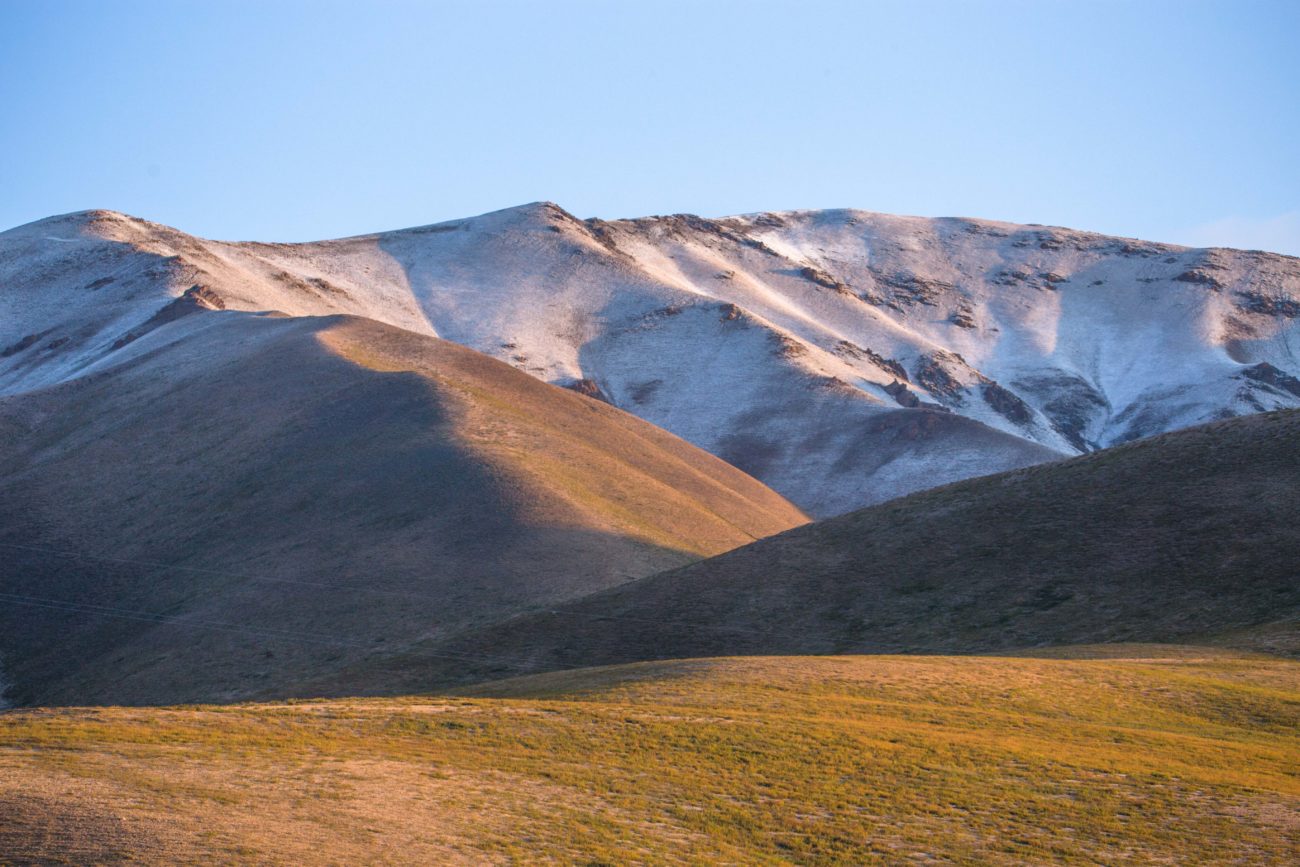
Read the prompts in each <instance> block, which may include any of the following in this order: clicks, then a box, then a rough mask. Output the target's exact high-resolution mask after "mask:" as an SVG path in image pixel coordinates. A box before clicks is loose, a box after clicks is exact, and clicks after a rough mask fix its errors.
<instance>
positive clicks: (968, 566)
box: [334, 411, 1300, 692]
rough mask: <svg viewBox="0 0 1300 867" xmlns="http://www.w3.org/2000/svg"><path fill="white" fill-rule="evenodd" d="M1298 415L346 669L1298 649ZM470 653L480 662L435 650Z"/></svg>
mask: <svg viewBox="0 0 1300 867" xmlns="http://www.w3.org/2000/svg"><path fill="white" fill-rule="evenodd" d="M1297 515H1300V413H1297V412H1295V411H1285V412H1280V413H1270V414H1262V415H1257V416H1250V417H1246V418H1240V419H1233V420H1229V421H1224V422H1218V423H1214V424H1210V425H1206V426H1202V427H1199V428H1194V429H1189V430H1186V431H1180V432H1176V433H1171V434H1166V435H1164V436H1160V437H1154V438H1151V439H1147V440H1142V441H1138V442H1134V443H1131V444H1127V445H1124V446H1120V447H1116V448H1112V449H1108V450H1106V451H1102V452H1098V453H1094V454H1091V455H1087V456H1083V457H1079V458H1074V459H1071V460H1067V461H1062V462H1057V463H1052V464H1045V465H1040V466H1036V467H1031V468H1028V469H1024V470H1017V471H1013V472H1009V473H1003V474H1000V475H996V476H989V477H985V478H980V479H971V480H967V481H964V482H960V483H957V484H953V485H948V486H945V487H941V488H936V489H934V490H930V491H926V492H923V493H919V494H914V495H912V496H909V497H905V498H902V499H899V500H894V501H892V502H889V503H885V504H882V505H880V506H875V507H872V508H868V509H864V510H861V511H858V512H854V513H850V514H848V515H844V516H840V517H837V518H831V519H827V520H824V521H819V522H817V523H815V524H809V525H806V526H803V527H799V528H796V529H794V530H790V531H787V532H785V533H782V534H780V535H778V536H775V537H773V538H769V539H764V540H761V541H759V542H756V543H753V544H751V545H748V546H745V547H743V548H740V549H737V550H734V551H731V552H729V553H726V554H723V555H721V556H718V557H714V558H711V559H709V560H706V561H702V562H699V563H695V564H692V565H689V566H686V567H683V568H680V569H676V570H673V571H670V572H667V573H664V574H660V575H654V576H650V577H647V578H643V579H641V580H639V581H636V582H631V583H628V584H625V585H622V586H620V587H617V588H614V589H611V590H608V591H604V592H598V593H596V594H593V595H592V596H590V597H587V598H584V599H581V600H578V601H576V602H573V603H569V604H566V605H559V606H553V607H551V608H549V609H548V610H546V611H541V612H536V613H534V614H531V615H528V616H524V617H520V618H517V619H516V620H514V621H511V622H509V623H507V624H503V625H502V626H500V627H499V628H492V629H488V630H485V631H482V632H477V633H467V634H464V635H462V636H459V637H457V638H455V639H452V640H449V641H446V642H443V643H440V644H437V645H429V646H427V647H426V650H427V651H429V653H430V654H431V655H426V656H421V654H420V653H419V652H418V651H417V652H413V653H412V654H410V655H407V656H404V657H394V658H392V659H390V660H387V661H386V663H385V664H386V665H387V666H388V667H387V668H384V669H383V670H382V671H357V672H348V673H346V676H345V677H344V678H343V679H341V680H340V681H339V682H338V683H337V684H335V687H334V688H336V689H340V690H342V691H344V692H350V691H356V690H358V689H362V688H364V683H365V682H366V681H367V680H372V682H383V683H384V684H385V686H386V688H390V689H391V688H403V689H406V690H408V691H409V690H412V689H420V688H427V687H428V685H429V684H433V683H445V682H450V681H454V680H456V679H462V680H464V679H474V678H480V679H481V678H484V677H489V676H498V677H500V676H507V675H509V674H510V673H512V672H529V671H537V670H545V669H548V668H558V667H564V666H568V665H590V664H609V663H620V662H630V661H636V660H644V659H656V658H674V657H695V656H724V655H734V654H790V653H864V652H866V653H900V652H902V653H969V652H990V651H997V650H1007V649H1012V648H1023V647H1033V646H1040V645H1061V644H1078V643H1095V642H1116V641H1144V642H1150V641H1161V642H1163V641H1174V642H1176V641H1180V640H1186V639H1188V638H1190V637H1199V638H1206V637H1210V636H1217V638H1216V640H1220V641H1222V642H1224V643H1227V644H1231V645H1236V646H1246V647H1259V648H1262V649H1268V650H1274V651H1278V652H1284V653H1292V652H1296V651H1298V650H1300V641H1297V635H1298V634H1300V630H1297V628H1296V623H1297V619H1298V615H1300V524H1298V523H1297V522H1296V520H1295V517H1296V516H1297ZM448 652H454V653H457V654H468V655H470V656H472V657H473V658H474V659H475V660H476V661H474V662H465V661H450V660H446V659H440V658H438V657H437V656H436V655H433V654H437V653H448Z"/></svg>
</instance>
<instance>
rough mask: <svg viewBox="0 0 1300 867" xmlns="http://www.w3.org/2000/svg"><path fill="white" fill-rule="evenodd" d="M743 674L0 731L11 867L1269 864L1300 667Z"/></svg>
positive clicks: (799, 667)
mask: <svg viewBox="0 0 1300 867" xmlns="http://www.w3.org/2000/svg"><path fill="white" fill-rule="evenodd" d="M1114 649H1115V650H1118V651H1119V652H1120V658H1114V659H1099V660H1077V661H1076V660H1063V659H1052V660H1042V659H988V658H978V657H965V658H942V657H868V658H864V657H837V658H800V659H782V658H749V659H720V660H694V661H687V662H673V663H647V664H640V665H632V666H626V667H618V668H612V669H594V670H584V671H578V672H569V673H565V674H559V675H547V676H544V677H536V678H526V679H521V680H515V681H506V682H502V683H498V684H492V685H489V686H485V687H481V688H479V689H478V690H476V691H474V692H473V693H471V694H469V695H459V696H416V697H410V698H405V699H382V700H377V699H370V700H364V699H343V700H335V701H319V702H301V703H294V704H260V705H259V704H254V705H236V706H226V707H185V708H135V709H132V708H94V709H33V710H22V711H11V712H9V713H6V714H0V851H2V852H4V853H6V854H7V855H8V857H9V859H12V860H15V861H17V862H18V863H26V859H28V858H35V859H38V860H39V861H40V862H42V863H50V862H51V861H63V862H67V863H115V862H118V861H126V862H130V863H146V864H178V863H184V864H190V863H202V864H212V863H258V864H293V865H300V864H326V863H331V864H339V863H353V864H356V863H367V864H374V863H390V864H430V863H438V864H449V863H450V864H461V863H464V864H484V863H517V862H519V861H527V862H530V863H536V862H555V863H565V864H597V863H612V864H627V863H652V864H701V863H744V864H876V863H882V864H898V863H910V862H913V861H932V862H938V863H956V864H972V865H973V864H997V865H1003V864H1005V865H1011V864H1026V863H1034V864H1043V863H1069V864H1153V863H1170V864H1252V865H1266V864H1277V865H1282V864H1289V863H1292V862H1293V860H1294V858H1293V856H1294V853H1295V851H1296V849H1297V847H1300V784H1298V783H1297V780H1296V777H1295V773H1294V771H1295V761H1294V759H1295V755H1296V753H1297V750H1300V740H1298V738H1297V732H1300V712H1298V709H1300V664H1298V663H1296V662H1293V661H1285V660H1279V659H1270V658H1266V657H1241V656H1238V655H1234V654H1225V653H1221V652H1219V653H1216V652H1211V651H1207V650H1205V649H1202V648H1183V649H1179V648H1161V649H1160V652H1159V653H1156V654H1154V655H1151V654H1148V653H1147V650H1148V649H1147V648H1143V647H1124V648H1114Z"/></svg>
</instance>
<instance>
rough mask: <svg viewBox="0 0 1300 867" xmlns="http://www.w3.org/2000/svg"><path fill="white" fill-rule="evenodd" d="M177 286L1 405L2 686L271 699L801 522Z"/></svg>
mask: <svg viewBox="0 0 1300 867" xmlns="http://www.w3.org/2000/svg"><path fill="white" fill-rule="evenodd" d="M201 302H202V299H201V298H199V299H197V300H195V299H193V298H189V299H181V300H180V301H178V302H175V303H174V304H173V305H172V307H171V308H169V310H170V313H168V314H166V315H162V316H160V317H156V319H157V321H155V322H153V323H152V324H151V325H150V326H149V327H147V328H146V327H142V328H140V329H138V331H139V336H137V337H135V338H134V339H132V340H130V341H128V342H127V343H125V344H124V345H123V346H121V347H119V348H118V349H117V350H116V351H115V352H114V354H113V355H114V358H113V363H112V364H103V365H99V366H97V367H94V368H93V369H88V370H86V371H83V372H82V373H81V374H80V375H79V376H78V377H76V378H73V379H69V380H67V381H66V382H63V383H62V384H58V385H53V386H50V387H47V388H44V389H37V390H34V391H31V392H28V393H24V394H19V395H13V396H10V397H7V398H3V399H0V667H2V668H3V672H4V675H5V677H6V678H7V679H8V680H9V681H10V682H11V685H10V687H9V690H8V698H9V700H11V701H15V702H19V703H41V704H57V703H67V702H77V703H100V702H111V703H141V702H153V703H156V702H184V701H195V700H208V701H215V700H224V699H229V698H232V697H238V696H243V695H250V694H253V693H256V694H262V695H268V694H269V695H276V694H285V693H286V692H287V691H292V690H294V689H296V688H297V685H298V684H300V683H301V682H303V681H304V680H306V679H310V678H317V677H323V676H328V675H330V674H331V673H332V672H334V671H336V670H337V669H339V668H340V667H346V666H349V665H356V664H359V663H362V662H364V661H367V660H374V659H376V658H382V657H384V656H386V655H390V654H392V653H396V652H400V651H401V650H403V649H404V648H406V647H407V646H409V645H410V644H411V643H412V642H415V641H417V640H430V639H434V638H436V637H437V636H439V635H443V634H450V633H453V632H456V631H458V630H460V629H464V628H466V627H468V626H471V625H480V626H481V625H484V624H487V623H491V622H494V621H495V620H499V619H501V618H503V617H506V616H509V615H512V614H515V613H517V612H519V611H520V610H523V609H525V608H526V607H528V606H531V605H536V604H548V603H551V602H557V601H560V600H563V599H567V598H571V597H574V596H577V595H580V594H585V593H589V592H591V591H593V590H599V589H602V588H605V587H609V586H612V585H615V584H618V583H621V582H623V581H626V580H628V579H629V578H635V577H639V576H642V575H646V574H649V573H652V572H658V571H661V570H663V569H665V568H669V567H672V566H677V565H681V564H683V563H686V562H690V561H691V560H694V559H698V558H700V557H703V556H707V555H710V554H716V553H720V552H722V551H725V550H728V549H730V548H734V547H736V546H738V545H740V544H743V543H746V542H749V541H752V540H753V539H755V538H758V537H761V536H765V535H770V534H772V533H775V532H778V531H780V530H784V529H788V528H789V527H791V526H794V525H796V524H798V523H801V522H803V521H804V520H805V518H804V517H803V515H802V514H801V513H800V512H799V511H798V510H797V509H795V508H794V507H793V506H791V505H790V504H789V503H788V502H786V501H785V500H783V499H782V498H781V497H780V496H778V495H776V494H775V493H773V492H772V491H770V490H769V489H767V488H765V487H764V486H763V485H761V484H760V483H758V482H756V481H755V480H754V479H752V478H750V477H749V476H746V475H745V474H744V473H742V472H740V471H739V470H736V469H735V468H733V467H731V466H729V465H727V464H725V463H723V462H722V461H720V460H718V459H717V458H714V457H712V456H710V455H708V454H706V453H704V452H702V451H700V450H699V449H697V448H695V447H693V446H690V445H689V444H687V443H685V442H683V441H681V440H679V439H677V438H676V437H673V436H672V435H670V434H667V433H665V432H663V431H661V430H658V429H656V428H654V427H653V426H651V425H649V424H647V423H645V422H642V421H640V420H638V419H636V418H634V417H632V416H630V415H627V414H626V413H623V412H621V411H619V410H617V409H615V408H613V407H610V406H607V405H605V404H603V403H600V402H598V401H595V400H591V399H589V398H587V397H583V396H580V395H578V394H575V393H573V392H571V391H567V390H564V389H559V388H554V387H552V386H550V385H546V384H544V383H542V382H539V381H537V380H536V379H534V378H532V377H529V376H526V375H524V374H522V373H520V372H518V371H515V370H513V369H511V368H510V367H509V366H507V365H505V364H502V363H500V362H498V361H495V360H492V359H489V358H486V357H484V356H482V355H480V354H478V353H475V352H473V351H471V350H468V349H465V348H463V347H460V346H457V345H455V344H451V343H447V342H445V341H441V340H438V339H436V338H433V337H428V336H422V335H418V334H415V333H413V332H410V331H404V330H401V329H398V328H395V327H393V326H389V325H383V324H380V323H378V322H374V321H371V320H366V319H360V318H356V317H341V316H335V317H330V318H288V317H284V316H268V315H255V314H248V313H241V312H234V311H229V310H227V311H213V310H211V309H208V307H207V306H205V305H204V304H203V303H201ZM176 305H181V308H180V309H177V306H176Z"/></svg>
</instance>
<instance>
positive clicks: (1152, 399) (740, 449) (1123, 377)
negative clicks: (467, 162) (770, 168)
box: [0, 203, 1300, 517]
mask: <svg viewBox="0 0 1300 867" xmlns="http://www.w3.org/2000/svg"><path fill="white" fill-rule="evenodd" d="M0 286H3V287H4V291H3V293H0V305H2V306H0V356H3V357H2V358H0V391H3V392H5V393H21V392H24V391H30V390H32V389H34V388H38V387H43V386H47V385H51V384H54V383H57V382H62V381H65V380H68V379H71V378H75V377H78V376H82V375H85V374H87V373H90V372H94V371H96V370H100V369H103V368H105V367H107V366H112V365H115V364H117V363H118V358H119V356H118V353H119V352H120V351H121V350H122V349H124V348H125V347H126V346H127V345H128V344H129V343H130V342H132V341H134V340H135V339H138V337H139V336H140V335H141V334H143V333H145V332H148V331H152V330H155V329H158V328H160V327H161V326H163V325H165V324H167V322H168V321H169V319H170V318H171V317H174V316H176V315H178V314H179V313H181V312H183V311H184V310H187V309H192V308H201V309H205V310H226V311H259V312H260V311H270V310H274V311H279V312H281V313H284V314H286V315H290V316H297V317H300V316H314V315H331V314H338V313H344V314H351V315H355V316H362V317H366V318H369V319H373V320H376V321H379V322H383V323H386V324H389V325H394V326H396V327H398V328H402V329H404V330H407V331H411V332H414V333H417V334H424V335H429V336H436V337H440V338H442V339H445V340H449V341H452V342H455V343H459V344H461V345H464V346H467V347H469V348H471V349H474V350H476V351H478V352H482V353H485V354H487V355H490V356H493V357H495V358H498V359H500V360H502V361H504V362H506V363H507V364H510V365H512V366H514V367H516V368H518V369H520V370H522V371H524V372H526V373H528V374H530V375H532V376H534V377H536V378H538V379H541V380H543V381H545V382H549V383H552V384H555V385H560V386H565V387H569V388H573V389H576V390H578V391H580V392H582V393H585V394H587V395H590V396H592V397H595V398H597V399H600V400H604V401H606V402H609V403H611V404H613V405H615V406H617V407H619V408H621V409H623V410H625V411H627V412H630V413H632V414H633V415H637V416H639V417H641V418H643V419H645V420H647V421H649V422H651V423H652V424H655V425H657V426H659V427H662V428H664V429H665V430H667V431H669V432H671V433H674V434H676V435H678V436H680V437H682V438H683V439H685V440H687V441H688V442H691V443H693V444H695V445H697V446H699V447H700V448H702V449H704V450H705V451H708V452H711V453H712V454H714V455H716V456H718V457H720V458H722V459H723V460H725V461H727V462H728V463H731V464H733V465H734V466H736V467H739V468H740V469H742V470H744V471H745V472H747V473H749V474H750V475H752V476H754V477H755V478H757V479H759V480H760V481H762V482H764V483H765V484H767V485H768V486H769V487H771V488H773V489H774V490H776V491H777V492H778V493H780V494H781V495H783V496H785V497H786V498H788V499H789V500H790V501H792V502H793V503H795V504H796V505H797V506H799V507H800V508H801V509H803V510H804V511H806V512H807V513H808V514H810V515H812V516H814V517H827V516H830V515H835V514H841V513H843V512H847V511H850V510H852V509H855V508H860V507H862V506H866V505H871V504H873V503H877V502H882V501H884V500H888V499H891V498H893V497H895V496H899V495H902V494H906V493H910V492H912V491H914V490H919V489H922V488H925V487H930V486H933V485H935V484H941V483H945V482H949V481H957V480H959V479H962V478H967V477H970V476H974V475H982V474H987V473H990V472H997V471H1001V470H1006V469H1013V468H1016V467H1020V466H1027V465H1030V464H1034V463H1040V462H1042V461H1045V460H1051V459H1054V458H1059V457H1062V456H1068V455H1074V454H1080V453H1084V452H1087V451H1092V450H1095V449H1097V448H1103V447H1106V446H1109V445H1114V444H1116V443H1120V442H1126V441H1128V440H1131V439H1135V438H1139V437H1142V436H1149V435H1152V434H1157V433H1162V432H1164V431H1168V430H1173V429H1176V428H1179V427H1187V426H1190V425H1193V424H1198V423H1201V422H1206V421H1212V420H1215V419H1219V418H1226V417H1230V416H1234V415H1242V414H1247V413H1252V412H1259V411H1266V410H1270V409H1279V408H1285V407H1294V406H1300V379H1298V378H1297V377H1298V376H1300V360H1298V359H1300V356H1298V355H1297V340H1298V339H1300V338H1298V337H1297V319H1300V259H1296V258H1293V257H1288V256H1282V255H1277V254H1271V253H1263V252H1247V251H1235V250H1224V249H1189V248H1184V247H1176V246H1173V245H1168V244H1157V243H1150V242H1143V241H1135V240H1132V239H1123V238H1113V237H1107V236H1103V235H1096V234H1090V233H1086V232H1079V231H1074V230H1069V229H1061V228H1053V227H1046V226H1021V225H1013V224H1007V223H997V222H991V221H986V220H972V219H923V218H916V217H892V216H884V215H880V214H871V213H866V212H861V211H850V210H833V211H807V212H784V213H768V214H757V215H749V216H743V217H733V218H726V219H705V218H701V217H694V216H689V215H678V216H670V217H652V218H646V219H639V220H619V221H608V222H607V221H602V220H579V219H577V218H575V217H573V216H572V215H570V214H569V213H567V212H566V211H564V210H563V209H561V208H560V207H558V206H556V205H553V204H550V203H538V204H532V205H525V206H522V207H518V208H513V209H509V210H505V211H499V212H495V213H492V214H486V215H483V216H480V217H474V218H470V219H464V220H456V221H451V222H446V223H440V224H436V225H431V226H424V227H420V228H415V229H407V230H403V231H395V232H385V233H380V234H376V235H366V236H360V237H355V238H346V239H342V240H336V241H325V242H320V243H310V244H252V243H224V242H215V241H207V240H202V239H199V238H195V237H192V236H190V235H186V234H184V233H182V232H179V231H177V230H175V229H170V228H167V227H165V226H160V225H157V224H154V223H149V222H146V221H143V220H139V219H135V218H132V217H127V216H125V215H122V214H117V213H113V212H106V211H89V212H81V213H77V214H70V215H66V216H63V217H55V218H51V219H48V220H42V221H39V222H36V223H32V224H29V225H27V226H22V227H19V228H17V229H13V230H10V231H9V232H5V233H3V234H0Z"/></svg>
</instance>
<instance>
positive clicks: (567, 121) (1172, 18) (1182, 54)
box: [0, 0, 1300, 254]
mask: <svg viewBox="0 0 1300 867" xmlns="http://www.w3.org/2000/svg"><path fill="white" fill-rule="evenodd" d="M537 199H552V200H554V201H556V202H558V203H560V204H561V205H563V206H564V207H566V208H568V209H569V210H570V211H573V212H574V213H576V214H577V215H579V216H583V217H587V216H600V217H620V216H640V215H645V214H656V213H673V212H680V211H690V212H695V213H701V214H706V215H722V214H730V213H741V212H748V211H756V210H777V209H787V208H822V207H857V208H864V209H868V210H876V211H886V212H892V213H906V214H924V215H929V216H943V215H964V216H984V217H991V218H998V219H1007V220H1016V221H1023V222H1038V223H1051V224H1059V225H1069V226H1075V227H1079V228H1085V229H1095V230H1099V231H1105V232H1113V233H1117V234H1124V235H1134V236H1140V237H1147V238H1152V239H1157V240H1168V241H1182V242H1191V243H1221V244H1233V245H1239V246H1262V247H1267V248H1271V249H1277V250H1282V251H1284V252H1290V253H1293V254H1300V2H1297V0H1284V2H1275V3H1269V2H1243V0H1236V2H1221V3H1204V2H1195V0H1179V2H1160V0H1138V2H1118V0H1116V2H1102V0H1093V2H1089V0H1075V2H1057V0H1039V2H1015V0H1005V2H933V3H926V2H915V0H913V2H898V3H887V2H880V3H873V2H816V0H804V2H781V3H772V2H760V0H751V2H722V0H718V2H708V0H695V2H690V3H676V2H666V0H637V2H631V0H617V2H614V0H611V2H570V0H548V2H528V3H525V2H517V3H507V2H486V0H473V2H471V0H462V2H457V3H435V2H423V3H410V2H359V0H353V2H339V3H335V2H327V0H316V2H287V0H282V2H275V0H260V2H251V3H250V2H236V0H224V2H218V0H209V2H205V3H201V2H195V0H174V2H170V3H141V2H129V0H128V2H121V0H117V2H111V3H110V2H60V0H0V228H7V227H9V226H14V225H17V224H19V223H23V222H27V221H29V220H33V219H37V218H40V217H43V216H48V215H50V214H55V213H63V212H67V211H73V210H80V209H84V208H92V207H103V208H113V209H116V210H121V211H126V212H128V213H132V214H136V215H138V216H142V217H147V218H149V219H153V220H157V221H160V222H164V223H168V224H171V225H174V226H177V227H179V228H181V229H185V230H187V231H190V232H194V233H197V234H201V235H205V236H208V237H217V238H253V239H261V240H304V239H313V238H322V237H329V236H338V235H345V234H353V233H359V232H366V231H372V230H378V229H386V228H398V227H403V226H409V225H418V224H423V223H430V222H435V221H438V220H444V219H450V218H453V217H460V216H467V215H471V214H475V213H481V212H483V211H489V210H494V209H497V208H502V207H508V206H511V205H515V204H520V203H523V202H528V201H533V200H537Z"/></svg>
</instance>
